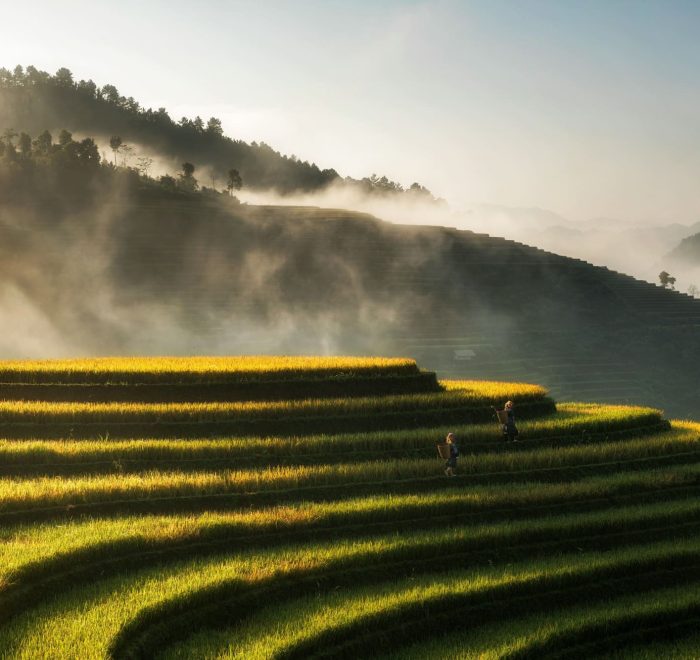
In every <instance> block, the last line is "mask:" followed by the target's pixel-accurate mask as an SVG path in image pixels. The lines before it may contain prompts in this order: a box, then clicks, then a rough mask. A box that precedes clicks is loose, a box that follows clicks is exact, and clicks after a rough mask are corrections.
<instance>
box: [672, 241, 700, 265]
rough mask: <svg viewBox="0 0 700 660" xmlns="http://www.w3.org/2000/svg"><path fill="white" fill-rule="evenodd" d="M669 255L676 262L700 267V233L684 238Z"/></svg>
mask: <svg viewBox="0 0 700 660" xmlns="http://www.w3.org/2000/svg"><path fill="white" fill-rule="evenodd" d="M668 257H669V258H670V259H671V260H672V261H673V262H675V263H678V264H681V265H686V266H695V267H696V268H700V234H693V235H692V236H688V238H684V239H683V240H682V241H681V242H680V244H679V245H678V247H676V248H675V249H674V250H672V251H671V252H670V253H669V255H668Z"/></svg>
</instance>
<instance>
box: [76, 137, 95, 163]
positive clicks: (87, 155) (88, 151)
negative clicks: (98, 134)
mask: <svg viewBox="0 0 700 660" xmlns="http://www.w3.org/2000/svg"><path fill="white" fill-rule="evenodd" d="M77 156H78V161H79V162H80V163H81V165H85V166H87V167H90V168H93V169H94V168H97V167H98V166H99V164H100V160H101V159H100V151H99V149H98V148H97V145H96V144H95V141H94V140H93V139H92V138H85V139H84V140H81V141H80V142H79V143H78V147H77Z"/></svg>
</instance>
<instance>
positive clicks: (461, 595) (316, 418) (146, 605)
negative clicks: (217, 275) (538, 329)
mask: <svg viewBox="0 0 700 660" xmlns="http://www.w3.org/2000/svg"><path fill="white" fill-rule="evenodd" d="M0 378H1V379H2V380H3V382H2V383H0V390H1V391H2V393H3V396H4V397H6V399H7V400H6V401H3V402H2V403H0V429H2V435H3V436H4V438H5V439H3V440H0V658H27V659H29V658H31V659H34V658H106V657H113V658H152V657H159V658H199V657H208V658H213V657H224V658H229V657H236V658H246V659H248V658H269V657H279V658H311V657H344V658H364V657H367V658H369V657H372V658H433V657H434V658H455V657H463V658H475V657H484V658H489V657H508V658H549V657H557V658H559V657H606V658H607V657H610V658H612V657H624V658H635V657H651V656H654V657H687V658H690V657H698V655H699V654H700V647H699V644H700V642H699V641H698V635H697V624H698V621H700V589H698V583H699V582H700V497H699V496H698V495H699V494H700V425H699V424H695V423H690V422H668V421H666V420H665V419H664V418H663V416H662V413H661V412H660V411H658V410H654V409H651V408H643V407H632V406H619V405H597V404H590V403H586V404H581V403H559V404H558V405H556V407H555V405H554V402H553V401H552V400H551V399H549V398H548V396H547V393H546V392H545V391H544V390H543V389H542V388H540V387H538V386H536V385H528V384H524V383H495V382H492V383H487V382H479V381H449V382H445V381H443V382H438V381H437V380H436V379H435V375H434V374H430V373H425V372H421V371H420V370H419V369H418V367H417V365H416V364H415V363H414V362H412V361H410V360H366V359H365V360H335V359H330V360H314V359H297V360H294V359H292V360H288V361H286V362H284V361H280V360H274V359H263V358H257V359H248V360H247V361H246V360H233V359H227V360H209V361H207V360H199V361H196V360H195V361H192V360H190V361H187V360H174V359H170V360H161V361H159V362H157V361H134V362H130V361H125V360H102V361H97V362H81V363H75V362H52V363H31V364H30V363H0ZM32 388H33V389H32ZM42 388H43V389H42ZM81 388H86V389H81ZM181 388H185V389H181ZM285 389H287V391H288V392H291V393H292V394H290V395H289V396H288V397H286V398H285V397H283V396H282V395H283V393H284V391H285ZM85 393H89V396H85V397H82V398H81V397H80V395H81V394H85ZM38 394H42V395H43V397H42V398H41V399H37V395H38ZM190 394H191V395H192V398H191V400H190V399H188V398H186V396H185V395H187V396H189V395H190ZM506 399H512V400H513V401H515V406H516V411H517V416H518V426H519V429H520V433H521V441H520V442H518V443H505V442H503V440H502V438H501V434H500V427H499V426H498V424H497V423H496V422H495V420H493V419H492V410H491V406H492V405H502V404H503V403H504V401H505V400H506ZM448 431H454V432H455V433H456V434H457V436H458V438H459V441H460V447H461V457H460V459H459V466H458V470H457V476H455V477H453V478H449V477H446V476H445V475H444V474H443V471H442V470H443V464H442V461H441V460H440V459H438V458H437V455H436V451H435V444H436V443H437V442H439V441H441V439H442V438H443V437H444V436H445V435H446V433H447V432H448Z"/></svg>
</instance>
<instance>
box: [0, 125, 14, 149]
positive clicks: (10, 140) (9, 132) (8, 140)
mask: <svg viewBox="0 0 700 660" xmlns="http://www.w3.org/2000/svg"><path fill="white" fill-rule="evenodd" d="M16 137H17V131H15V129H14V128H6V129H5V131H4V132H3V134H2V138H0V139H1V140H2V141H3V142H4V143H5V144H6V145H8V146H9V147H12V146H13V145H14V139H15V138H16Z"/></svg>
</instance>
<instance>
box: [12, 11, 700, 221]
mask: <svg viewBox="0 0 700 660" xmlns="http://www.w3.org/2000/svg"><path fill="white" fill-rule="evenodd" d="M3 5H9V7H7V6H6V7H5V8H6V9H9V8H10V7H11V15H12V25H13V27H12V29H6V30H5V34H4V35H3V42H2V47H1V52H2V60H3V65H4V66H6V67H9V68H11V67H14V66H15V65H16V64H22V65H23V66H26V65H29V64H33V65H35V66H37V67H38V68H40V69H45V70H48V71H55V70H56V69H57V68H59V67H61V66H66V67H68V68H69V69H71V71H73V74H74V76H75V78H76V80H77V79H80V78H85V79H88V78H92V79H93V80H94V81H95V82H96V83H97V84H98V85H104V84H107V83H111V84H114V85H116V86H117V88H118V89H119V91H120V93H121V94H124V95H125V96H133V97H134V98H136V99H137V100H138V101H139V102H141V104H142V105H143V106H145V107H159V106H164V107H166V109H167V110H168V112H169V113H170V115H171V116H172V117H175V118H179V117H180V116H182V115H186V116H189V117H192V116H195V115H201V116H202V117H203V118H204V119H205V120H206V118H208V117H209V116H212V115H214V116H216V117H219V118H220V119H221V120H222V123H223V127H224V130H225V132H226V133H227V134H228V135H230V136H231V137H234V138H239V139H243V140H246V141H252V140H257V141H265V142H267V143H268V144H270V145H271V146H272V147H273V148H275V149H277V150H280V151H281V152H283V153H286V154H296V155H297V156H298V157H299V158H301V159H303V160H309V161H313V162H316V163H317V164H318V165H319V166H320V167H322V168H326V167H333V168H335V169H336V170H338V172H339V173H340V174H341V175H342V176H347V175H349V176H354V177H362V176H367V175H369V174H371V173H372V172H376V173H378V174H385V175H387V176H388V177H389V178H390V179H393V180H397V181H399V182H401V183H402V184H404V185H409V184H410V183H412V182H413V181H419V182H420V183H422V184H423V185H425V186H427V187H428V188H430V189H431V190H432V191H433V192H434V193H435V194H436V195H439V196H442V197H444V198H446V199H447V200H448V201H449V202H450V203H451V204H452V205H453V207H454V208H457V209H460V208H468V207H470V206H471V205H474V204H496V205H504V206H513V207H540V208H544V209H549V210H552V211H555V212H557V213H560V214H562V215H563V216H565V217H566V218H568V219H570V220H584V219H589V218H595V217H613V218H617V219H622V220H627V221H634V222H649V223H652V222H653V223H663V222H674V221H678V222H684V223H689V222H695V221H697V220H698V217H699V215H700V214H699V210H700V193H699V192H698V185H697V181H698V174H699V173H700V113H698V111H697V108H698V107H699V106H700V91H699V90H700V85H698V82H700V81H699V78H700V56H699V52H700V51H699V50H698V49H697V47H696V46H695V39H696V38H697V34H698V28H700V5H698V4H697V3H694V2H682V1H675V2H627V1H621V2H586V3H578V4H574V3H571V2H529V3H527V5H524V4H522V3H515V2H456V1H449V0H445V1H440V0H436V1H434V2H395V1H391V2H383V3H372V2H359V3H358V2H353V3H347V2H338V1H321V0H316V1H310V0H301V1H299V2H294V3H291V2H264V3H260V2H243V1H238V2H216V1H213V0H208V1H205V2H199V3H184V2H162V1H160V0H158V1H154V2H149V3H140V2H135V1H134V0H126V1H124V2H120V3H113V2H99V1H98V2H95V1H90V2H88V1H86V0H73V1H71V2H62V3H56V2H48V1H45V0H44V1H39V2H34V3H14V2H13V3H3Z"/></svg>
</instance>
